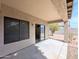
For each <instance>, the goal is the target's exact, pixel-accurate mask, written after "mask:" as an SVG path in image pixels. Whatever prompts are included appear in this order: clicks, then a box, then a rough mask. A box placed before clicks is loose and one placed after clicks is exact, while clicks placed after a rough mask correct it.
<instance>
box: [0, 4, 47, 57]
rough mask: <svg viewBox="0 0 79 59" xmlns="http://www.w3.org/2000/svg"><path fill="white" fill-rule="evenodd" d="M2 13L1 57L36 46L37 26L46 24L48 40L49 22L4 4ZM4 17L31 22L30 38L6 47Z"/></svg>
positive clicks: (0, 29) (0, 30)
mask: <svg viewBox="0 0 79 59" xmlns="http://www.w3.org/2000/svg"><path fill="white" fill-rule="evenodd" d="M1 13H2V14H0V15H1V16H0V57H2V56H5V55H7V54H9V53H12V52H15V51H17V50H20V49H22V48H25V47H27V46H30V45H32V44H34V43H35V24H44V25H45V26H46V30H45V32H46V33H45V34H46V35H45V37H46V39H47V38H48V34H47V32H48V27H47V22H45V21H43V20H41V19H38V18H36V17H34V16H32V15H29V14H27V13H24V12H21V11H19V10H17V9H14V8H12V7H9V6H7V5H4V4H2V5H1ZM4 16H9V17H13V18H17V19H22V20H26V21H29V22H30V25H29V26H30V38H29V39H27V40H22V41H19V42H15V43H10V44H6V45H4ZM32 24H33V25H32Z"/></svg>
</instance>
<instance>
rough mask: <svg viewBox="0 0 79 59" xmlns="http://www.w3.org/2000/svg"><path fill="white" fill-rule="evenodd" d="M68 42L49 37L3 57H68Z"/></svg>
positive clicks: (19, 58) (17, 58) (41, 58)
mask: <svg viewBox="0 0 79 59" xmlns="http://www.w3.org/2000/svg"><path fill="white" fill-rule="evenodd" d="M66 57H67V44H66V43H64V42H61V41H57V40H52V39H48V40H45V41H42V42H39V43H37V44H35V45H31V46H29V47H27V48H24V49H22V50H20V51H18V52H16V53H14V54H11V55H9V56H8V57H4V58H2V59H66Z"/></svg>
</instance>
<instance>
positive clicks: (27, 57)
mask: <svg viewBox="0 0 79 59" xmlns="http://www.w3.org/2000/svg"><path fill="white" fill-rule="evenodd" d="M1 59H47V58H46V56H44V55H43V52H42V51H41V50H39V49H38V47H37V46H35V45H31V46H29V47H27V48H24V49H22V50H20V51H17V52H15V53H11V54H9V55H7V56H5V57H3V58H1Z"/></svg>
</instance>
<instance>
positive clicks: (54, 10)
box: [2, 0, 68, 22]
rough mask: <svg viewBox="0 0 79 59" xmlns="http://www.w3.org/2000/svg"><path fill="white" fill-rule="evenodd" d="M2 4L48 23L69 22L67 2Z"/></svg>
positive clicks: (20, 0)
mask: <svg viewBox="0 0 79 59" xmlns="http://www.w3.org/2000/svg"><path fill="white" fill-rule="evenodd" d="M2 4H5V5H7V6H9V7H12V8H15V9H17V10H19V11H22V12H24V13H27V14H29V15H32V16H34V17H37V18H39V19H42V20H44V21H47V22H52V21H56V22H60V21H62V20H61V19H63V21H67V20H68V15H67V3H66V1H65V0H61V1H59V0H16V1H14V0H2Z"/></svg>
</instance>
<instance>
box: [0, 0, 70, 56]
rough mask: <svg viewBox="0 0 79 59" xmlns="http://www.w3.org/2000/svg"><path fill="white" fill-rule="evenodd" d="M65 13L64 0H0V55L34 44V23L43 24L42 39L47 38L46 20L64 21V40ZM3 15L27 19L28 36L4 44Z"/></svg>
mask: <svg viewBox="0 0 79 59" xmlns="http://www.w3.org/2000/svg"><path fill="white" fill-rule="evenodd" d="M67 13H68V12H67V2H66V0H61V1H59V0H15V1H14V0H0V57H3V56H5V55H8V54H10V53H13V52H16V51H18V50H20V49H23V48H25V47H28V46H30V45H32V44H35V43H36V38H35V37H36V35H35V34H36V33H35V31H36V30H35V29H36V27H35V26H36V24H39V25H44V26H45V34H44V36H45V37H44V39H48V35H49V33H48V32H49V31H48V30H49V28H48V22H61V21H62V22H64V24H65V26H64V27H65V28H66V29H65V37H66V38H65V40H67V37H68V36H67V34H68V31H67V26H68V25H67V21H68V14H67ZM69 16H70V15H69ZM5 17H10V18H15V19H16V20H17V19H20V20H23V21H28V22H29V38H27V39H24V40H21V41H16V42H12V43H8V44H4V40H5V31H4V30H5V29H4V27H5V24H4V23H5V21H4V18H5ZM7 40H8V39H7Z"/></svg>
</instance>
